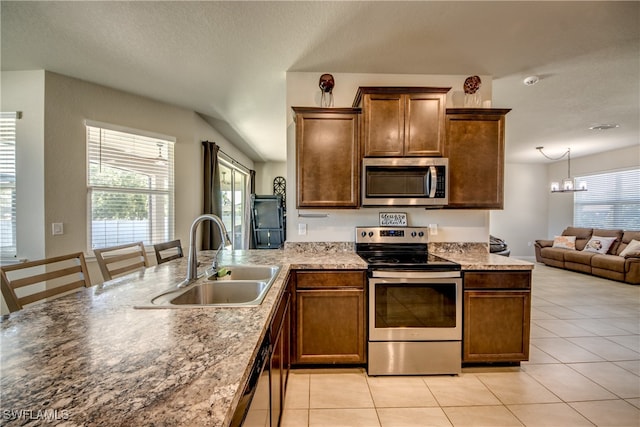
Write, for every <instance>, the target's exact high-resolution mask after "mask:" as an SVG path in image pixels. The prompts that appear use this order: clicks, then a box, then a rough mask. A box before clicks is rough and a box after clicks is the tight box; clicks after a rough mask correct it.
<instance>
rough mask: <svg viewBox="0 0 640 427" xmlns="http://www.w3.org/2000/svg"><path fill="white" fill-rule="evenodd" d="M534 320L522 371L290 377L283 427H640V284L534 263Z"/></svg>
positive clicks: (298, 374)
mask: <svg viewBox="0 0 640 427" xmlns="http://www.w3.org/2000/svg"><path fill="white" fill-rule="evenodd" d="M531 318H532V320H531V322H532V324H531V347H530V360H529V361H528V362H523V363H522V364H521V366H519V367H518V366H516V367H513V366H512V367H474V368H465V369H463V372H462V374H460V375H459V376H448V375H447V376H422V377H416V376H410V377H387V376H381V377H369V376H367V374H366V372H365V371H364V370H363V369H346V370H293V371H291V374H290V376H289V385H288V389H287V396H286V400H285V411H284V416H283V419H282V426H283V427H304V426H309V427H320V426H326V427H338V426H344V427H346V426H365V427H403V426H465V427H467V426H486V427H490V426H523V425H524V426H558V427H560V426H562V427H569V426H594V425H596V426H624V427H637V426H640V286H633V285H626V284H623V283H619V282H614V281H610V280H605V279H600V278H595V277H591V276H588V275H585V274H579V273H572V272H567V271H563V270H560V269H555V268H550V267H546V266H543V265H539V264H536V266H535V269H534V271H533V291H532V313H531Z"/></svg>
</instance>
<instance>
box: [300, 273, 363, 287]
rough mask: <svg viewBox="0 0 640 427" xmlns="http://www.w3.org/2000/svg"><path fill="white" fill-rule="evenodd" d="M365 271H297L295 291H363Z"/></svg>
mask: <svg viewBox="0 0 640 427" xmlns="http://www.w3.org/2000/svg"><path fill="white" fill-rule="evenodd" d="M365 275H366V271H364V270H355V271H353V270H336V271H297V272H296V276H297V277H296V281H297V285H296V288H297V289H325V288H358V289H364V284H365V279H366V276H365Z"/></svg>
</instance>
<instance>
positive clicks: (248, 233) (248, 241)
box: [242, 170, 256, 249]
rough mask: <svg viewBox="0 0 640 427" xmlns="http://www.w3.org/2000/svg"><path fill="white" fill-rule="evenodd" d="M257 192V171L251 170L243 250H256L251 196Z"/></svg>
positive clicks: (245, 202) (246, 196)
mask: <svg viewBox="0 0 640 427" xmlns="http://www.w3.org/2000/svg"><path fill="white" fill-rule="evenodd" d="M255 192H256V171H254V170H249V179H248V180H247V188H246V189H245V193H244V195H245V201H244V205H245V211H244V218H243V221H242V222H243V224H244V225H245V226H244V229H243V230H242V236H243V239H242V248H243V249H255V247H256V243H255V241H254V238H253V222H252V221H251V195H252V194H254V193H255Z"/></svg>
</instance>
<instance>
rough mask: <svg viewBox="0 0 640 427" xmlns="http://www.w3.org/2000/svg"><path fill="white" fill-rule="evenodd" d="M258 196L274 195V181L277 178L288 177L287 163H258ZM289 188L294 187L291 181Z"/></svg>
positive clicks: (288, 183) (256, 165) (256, 168)
mask: <svg viewBox="0 0 640 427" xmlns="http://www.w3.org/2000/svg"><path fill="white" fill-rule="evenodd" d="M255 170H256V194H260V195H269V194H273V179H274V178H275V177H277V176H282V177H284V178H286V177H287V162H256V163H255ZM286 185H287V187H288V186H289V185H292V183H291V182H289V180H287V183H286Z"/></svg>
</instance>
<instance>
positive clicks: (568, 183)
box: [536, 147, 587, 193]
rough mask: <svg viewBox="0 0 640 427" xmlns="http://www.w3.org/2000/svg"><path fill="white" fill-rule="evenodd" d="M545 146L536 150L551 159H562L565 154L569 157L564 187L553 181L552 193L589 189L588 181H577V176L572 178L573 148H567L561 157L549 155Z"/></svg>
mask: <svg viewBox="0 0 640 427" xmlns="http://www.w3.org/2000/svg"><path fill="white" fill-rule="evenodd" d="M543 148H544V147H536V150H538V151H539V152H540V154H542V155H543V156H545V157H546V158H547V159H549V160H561V159H563V158H564V157H565V156H566V157H567V177H566V178H565V179H563V180H562V187H560V183H559V182H557V181H553V182H551V192H552V193H573V192H576V191H587V182H586V181H578V182H576V180H575V178H571V148H567V151H565V152H564V153H562V155H561V156H560V157H549V156H547V155H546V154H545V153H544V152H543V151H542V149H543Z"/></svg>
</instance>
